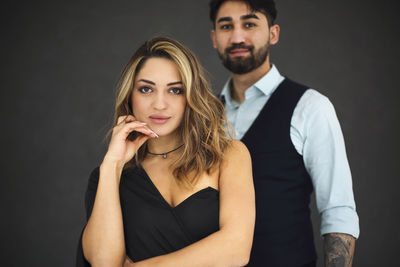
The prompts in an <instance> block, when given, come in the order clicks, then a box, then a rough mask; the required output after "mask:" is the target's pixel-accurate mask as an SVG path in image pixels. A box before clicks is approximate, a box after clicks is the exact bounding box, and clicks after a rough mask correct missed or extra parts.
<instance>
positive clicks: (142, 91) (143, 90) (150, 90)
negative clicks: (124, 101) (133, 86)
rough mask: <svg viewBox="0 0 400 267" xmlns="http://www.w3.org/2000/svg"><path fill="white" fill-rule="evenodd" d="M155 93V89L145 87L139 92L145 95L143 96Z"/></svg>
mask: <svg viewBox="0 0 400 267" xmlns="http://www.w3.org/2000/svg"><path fill="white" fill-rule="evenodd" d="M152 91H153V89H151V88H150V87H147V86H143V87H140V88H139V92H141V93H143V94H148V93H151V92H152Z"/></svg>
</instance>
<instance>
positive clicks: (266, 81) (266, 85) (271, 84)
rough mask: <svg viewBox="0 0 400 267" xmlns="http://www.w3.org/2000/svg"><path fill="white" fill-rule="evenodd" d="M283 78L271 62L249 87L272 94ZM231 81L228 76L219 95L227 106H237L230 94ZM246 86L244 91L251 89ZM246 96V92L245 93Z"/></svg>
mask: <svg viewBox="0 0 400 267" xmlns="http://www.w3.org/2000/svg"><path fill="white" fill-rule="evenodd" d="M284 79H285V78H284V77H283V76H282V75H281V74H280V73H279V71H278V69H277V68H276V67H275V65H273V64H272V67H271V69H270V70H269V71H268V72H267V74H265V75H264V76H263V77H262V78H261V79H260V80H258V81H257V82H256V83H255V84H254V85H252V86H251V87H250V88H251V89H253V88H252V87H254V89H257V91H260V92H261V93H262V94H264V95H266V96H268V95H270V94H272V93H273V92H274V91H275V89H276V88H277V87H278V86H279V84H280V83H281V82H282V81H283V80H284ZM231 83H232V78H229V79H228V81H227V82H226V83H225V85H224V87H223V89H222V91H221V96H222V97H224V98H225V102H226V105H229V106H237V105H239V104H238V103H237V102H236V101H235V100H233V99H232V98H231V94H230V87H231ZM250 88H248V89H247V90H246V93H247V92H248V91H249V93H250V91H251V90H249V89H250ZM246 97H247V94H246Z"/></svg>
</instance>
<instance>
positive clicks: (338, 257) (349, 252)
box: [324, 233, 355, 267]
mask: <svg viewBox="0 0 400 267" xmlns="http://www.w3.org/2000/svg"><path fill="white" fill-rule="evenodd" d="M324 237H325V238H324V253H325V267H351V264H352V262H353V255H354V246H355V238H354V237H352V236H351V235H347V234H337V233H330V234H326V235H324Z"/></svg>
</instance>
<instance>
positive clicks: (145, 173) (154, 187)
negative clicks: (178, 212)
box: [139, 164, 219, 210]
mask: <svg viewBox="0 0 400 267" xmlns="http://www.w3.org/2000/svg"><path fill="white" fill-rule="evenodd" d="M139 170H140V171H141V172H142V174H143V176H144V178H145V179H146V180H147V181H148V182H149V183H150V184H151V186H152V187H153V189H154V191H155V192H156V193H157V195H158V196H159V198H160V199H161V201H162V202H163V203H164V204H165V205H166V206H167V207H168V208H170V209H172V210H174V209H177V208H179V207H181V206H183V205H184V204H185V203H187V202H188V201H189V200H190V199H192V198H194V197H195V196H197V195H200V194H202V193H205V192H209V191H214V192H217V193H219V190H217V189H215V188H214V187H211V186H207V187H205V188H203V189H200V190H199V191H196V192H194V193H193V194H191V195H190V196H188V197H187V198H185V199H184V200H182V201H181V202H179V204H178V205H175V206H172V205H171V204H170V203H169V202H168V201H167V200H165V198H164V196H163V195H162V194H161V192H160V190H158V188H157V186H156V185H155V184H154V183H153V181H152V180H151V178H150V176H149V175H148V174H147V172H146V170H145V169H144V168H143V166H142V165H141V164H139Z"/></svg>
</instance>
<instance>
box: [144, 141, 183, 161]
mask: <svg viewBox="0 0 400 267" xmlns="http://www.w3.org/2000/svg"><path fill="white" fill-rule="evenodd" d="M182 146H183V144H182V145H180V146H178V147H177V148H174V149H172V150H171V151H168V152H164V153H152V152H150V151H147V153H149V154H151V155H155V156H162V157H163V158H164V159H166V158H167V154H169V153H171V152H174V151H175V150H178V149H179V148H181V147H182Z"/></svg>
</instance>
